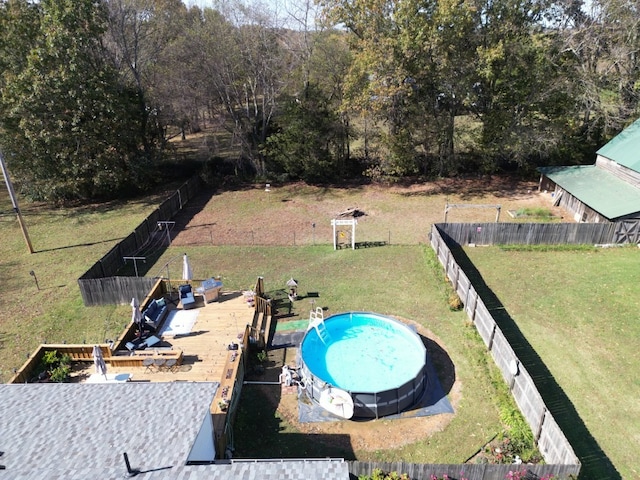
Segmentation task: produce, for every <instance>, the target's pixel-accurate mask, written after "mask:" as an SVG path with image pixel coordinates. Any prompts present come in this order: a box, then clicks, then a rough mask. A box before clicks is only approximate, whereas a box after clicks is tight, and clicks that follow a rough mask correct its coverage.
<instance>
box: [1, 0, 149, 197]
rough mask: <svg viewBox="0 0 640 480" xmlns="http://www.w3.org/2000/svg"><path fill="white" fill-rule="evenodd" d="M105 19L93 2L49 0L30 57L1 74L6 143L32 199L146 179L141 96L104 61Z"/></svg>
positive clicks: (97, 191)
mask: <svg viewBox="0 0 640 480" xmlns="http://www.w3.org/2000/svg"><path fill="white" fill-rule="evenodd" d="M20 12H21V15H26V16H27V17H28V18H32V17H31V12H32V11H31V10H29V9H28V8H26V9H25V8H22V7H21V9H20ZM105 19H106V12H105V10H104V8H103V5H102V4H100V3H95V2H93V1H92V0H79V1H76V0H60V1H53V0H43V1H42V2H41V3H40V4H39V29H38V30H37V31H36V30H34V35H33V38H31V37H29V39H30V42H29V43H28V45H29V47H28V52H27V55H26V59H25V60H24V61H22V60H15V61H14V62H12V64H13V65H14V67H15V69H14V70H9V71H8V72H5V74H4V75H3V83H4V86H5V89H4V95H3V99H2V114H3V115H2V120H1V121H2V132H1V134H2V139H1V142H2V147H3V149H4V151H5V154H6V158H7V162H8V164H9V166H10V167H11V168H12V173H13V175H14V177H15V179H16V182H17V183H18V184H19V185H20V187H21V188H22V190H23V191H25V192H26V193H27V194H29V195H30V196H32V197H34V198H39V199H51V200H64V199H72V198H89V197H95V196H112V195H114V194H116V193H117V192H119V191H121V190H122V189H123V188H125V186H131V185H137V184H138V182H139V181H141V179H142V176H143V168H142V167H143V165H142V163H141V158H140V156H139V154H138V145H139V143H140V142H141V137H140V136H139V135H138V133H139V130H138V128H137V125H138V122H139V118H138V117H137V116H136V112H135V111H134V110H133V109H132V105H133V104H135V103H136V102H137V98H136V95H135V93H134V92H131V91H130V90H127V89H125V88H121V87H120V85H119V83H118V81H117V77H116V75H115V72H114V71H113V70H112V69H111V68H110V67H109V66H108V65H106V64H105V63H104V61H103V59H104V55H103V53H104V52H103V50H102V47H101V42H100V40H101V36H102V34H103V32H104V25H105ZM30 25H35V21H33V23H31V24H30ZM11 33H14V32H11ZM7 38H8V42H7V43H8V44H11V43H12V42H13V43H15V42H16V41H17V40H16V39H12V38H11V37H7Z"/></svg>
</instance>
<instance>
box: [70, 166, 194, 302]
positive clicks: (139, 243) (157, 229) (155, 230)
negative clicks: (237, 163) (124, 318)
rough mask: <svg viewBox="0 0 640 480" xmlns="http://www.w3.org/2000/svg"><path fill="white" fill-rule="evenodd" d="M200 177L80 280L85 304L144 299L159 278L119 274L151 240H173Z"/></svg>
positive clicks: (154, 213) (108, 253)
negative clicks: (172, 227) (174, 225)
mask: <svg viewBox="0 0 640 480" xmlns="http://www.w3.org/2000/svg"><path fill="white" fill-rule="evenodd" d="M201 188H202V183H201V181H200V179H199V178H198V177H193V178H191V179H190V180H188V181H187V182H185V183H184V184H183V185H182V186H181V187H180V188H179V189H178V190H177V191H176V192H175V193H174V194H173V195H171V196H170V197H169V198H168V199H167V200H165V201H164V202H163V203H162V204H161V205H160V206H159V207H158V208H157V209H156V210H154V211H153V212H152V213H151V214H150V215H149V216H148V217H147V218H145V219H144V220H143V221H142V223H140V225H138V226H137V227H136V228H135V229H134V231H133V232H131V233H130V234H129V235H128V236H127V237H126V238H124V239H123V240H121V241H120V242H119V243H118V244H117V245H115V246H114V247H113V248H112V249H111V250H109V252H107V254H106V255H105V256H104V257H102V258H101V259H100V260H98V261H97V262H96V263H95V264H94V265H93V266H92V267H91V268H90V269H89V270H87V271H86V272H85V273H84V274H83V275H82V276H81V277H80V278H79V279H78V286H79V287H80V293H81V294H82V300H83V301H84V304H85V306H93V305H105V304H121V303H128V302H130V301H131V298H132V297H134V296H137V297H138V298H144V297H145V296H146V295H147V293H148V292H149V290H150V289H151V287H152V286H153V284H154V283H155V281H156V279H153V278H146V277H137V276H136V277H118V276H116V274H117V272H118V271H119V270H120V269H121V268H122V267H123V266H124V265H125V257H128V256H130V257H133V256H135V253H136V252H139V251H141V250H142V249H143V248H145V246H146V245H149V243H150V242H153V241H158V242H165V243H166V246H168V245H169V242H170V238H171V237H170V230H168V229H169V224H170V222H171V219H172V218H173V217H174V216H175V215H176V213H178V212H179V211H180V210H182V208H183V207H184V206H185V205H186V204H187V203H188V202H189V200H191V199H192V198H194V197H195V196H196V195H197V194H198V193H199V192H200V190H201Z"/></svg>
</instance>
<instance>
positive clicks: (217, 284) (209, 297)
mask: <svg viewBox="0 0 640 480" xmlns="http://www.w3.org/2000/svg"><path fill="white" fill-rule="evenodd" d="M201 288H202V290H203V295H204V301H205V303H210V302H216V301H218V300H220V289H221V288H222V282H221V281H220V280H216V279H215V278H209V279H207V280H205V281H204V282H202V285H201Z"/></svg>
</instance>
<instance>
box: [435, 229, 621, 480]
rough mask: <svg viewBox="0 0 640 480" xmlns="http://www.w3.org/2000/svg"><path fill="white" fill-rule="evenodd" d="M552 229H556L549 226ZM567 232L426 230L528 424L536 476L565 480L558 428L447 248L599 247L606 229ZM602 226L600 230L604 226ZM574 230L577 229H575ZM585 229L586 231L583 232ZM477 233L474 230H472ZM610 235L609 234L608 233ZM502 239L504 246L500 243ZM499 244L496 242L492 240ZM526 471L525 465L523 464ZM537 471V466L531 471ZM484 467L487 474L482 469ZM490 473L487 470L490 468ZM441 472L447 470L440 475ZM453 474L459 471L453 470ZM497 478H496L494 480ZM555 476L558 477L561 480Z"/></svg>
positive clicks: (565, 447)
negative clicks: (539, 462) (537, 461)
mask: <svg viewBox="0 0 640 480" xmlns="http://www.w3.org/2000/svg"><path fill="white" fill-rule="evenodd" d="M492 225H497V226H498V227H499V228H500V229H505V230H506V232H507V233H504V234H500V233H499V232H498V231H497V230H496V231H492V230H491V228H487V229H486V230H489V231H492V234H490V233H489V232H486V231H485V227H487V226H492ZM549 226H550V227H555V226H556V225H549ZM571 226H572V227H573V228H566V229H564V230H563V232H564V234H565V235H567V238H565V241H564V242H561V241H560V238H559V237H558V236H557V235H558V233H557V231H556V230H554V229H550V230H546V229H544V228H543V229H538V228H537V227H536V225H525V224H464V225H463V224H436V225H433V226H432V229H431V246H432V248H433V249H434V251H435V252H436V255H437V257H438V260H439V261H440V263H441V264H442V265H443V266H444V269H445V272H446V275H447V278H448V279H449V280H450V281H451V283H452V285H453V288H454V289H455V291H456V292H457V294H458V296H459V297H460V299H462V301H463V303H464V309H465V311H466V313H467V315H468V316H469V318H470V319H471V321H472V322H473V324H474V325H475V326H476V329H477V331H478V333H479V334H480V336H481V337H482V340H483V341H484V343H485V344H486V346H487V348H488V350H489V352H490V353H491V355H492V357H493V359H494V361H495V363H496V365H497V366H498V368H499V369H500V371H501V372H502V376H503V377H504V379H505V381H506V382H507V384H508V385H509V388H510V390H511V394H512V395H513V397H514V399H515V401H516V403H517V404H518V407H519V408H520V411H521V412H522V414H523V416H524V417H525V419H526V420H527V422H528V423H529V426H530V427H531V430H532V432H533V434H534V437H535V440H536V443H537V445H538V448H539V450H540V452H541V453H542V454H543V456H544V459H545V461H546V462H547V464H548V465H543V466H539V468H540V469H541V470H536V474H538V475H542V474H544V475H550V474H552V475H560V476H562V477H566V476H567V475H569V474H573V475H577V474H578V473H579V471H580V467H581V464H580V461H579V460H578V457H577V456H576V454H575V453H574V451H573V448H572V447H571V445H570V443H569V441H568V440H567V438H566V436H565V434H564V433H563V431H562V430H561V429H560V427H559V426H558V424H557V422H556V420H555V419H554V417H553V415H552V414H551V413H550V411H549V408H548V407H547V405H546V404H545V402H544V401H543V398H542V395H541V394H540V392H539V391H538V389H537V387H536V384H535V382H534V380H533V378H532V375H531V374H530V373H529V372H528V371H527V368H526V367H525V364H526V363H527V362H523V361H522V359H520V358H518V356H517V355H516V353H515V352H514V349H513V348H512V345H511V344H510V343H509V340H508V339H507V336H506V335H505V333H504V332H503V330H502V329H501V328H500V326H499V324H498V322H497V321H496V319H495V318H494V317H493V316H492V314H491V311H490V308H488V306H487V305H486V303H485V301H484V299H483V298H481V296H480V295H479V294H478V291H477V287H476V286H475V285H474V284H473V282H472V281H471V280H470V278H469V276H468V275H467V273H466V272H465V271H464V270H463V268H462V267H461V266H460V265H459V264H458V262H457V261H456V258H455V255H454V254H453V253H452V249H456V248H458V249H459V246H460V244H461V243H465V244H466V243H483V244H486V243H494V242H495V243H518V241H519V242H520V243H533V240H532V239H534V238H535V239H538V242H539V243H542V242H548V241H549V239H551V238H553V239H554V240H555V241H554V242H552V243H578V242H577V241H576V239H577V238H580V239H581V241H580V243H600V242H603V241H604V242H606V240H605V233H603V232H606V228H602V229H600V228H598V227H599V225H591V226H587V225H581V224H575V225H571ZM607 226H608V225H604V226H603V227H607ZM576 227H577V228H576ZM584 227H587V228H584ZM478 229H480V230H478ZM474 232H477V233H478V234H479V235H484V236H483V237H482V240H481V241H479V240H476V239H474V238H471V237H470V235H471V234H472V233H474ZM609 233H610V232H609ZM506 238H508V239H509V242H506V241H504V240H505V239H506ZM499 239H500V240H502V241H498V240H499ZM527 468H529V466H527ZM536 468H537V467H536ZM487 469H489V470H491V468H490V467H489V466H488V467H487ZM491 471H492V472H493V470H491ZM445 473H447V472H445ZM457 475H459V472H457ZM500 475H502V476H500ZM465 477H467V478H474V479H475V478H479V479H494V478H495V479H497V478H505V477H504V474H503V472H502V471H500V472H498V470H497V467H496V470H495V472H494V473H491V472H489V471H487V472H483V473H482V476H477V477H476V476H473V477H472V476H470V475H465ZM562 477H561V478H562Z"/></svg>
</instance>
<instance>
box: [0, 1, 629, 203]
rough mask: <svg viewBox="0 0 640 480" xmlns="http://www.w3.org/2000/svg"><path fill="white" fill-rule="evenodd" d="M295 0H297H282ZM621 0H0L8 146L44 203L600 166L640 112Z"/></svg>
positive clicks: (0, 123)
mask: <svg viewBox="0 0 640 480" xmlns="http://www.w3.org/2000/svg"><path fill="white" fill-rule="evenodd" d="M283 1H284V0H283ZM639 22H640V16H638V14H637V7H636V5H635V3H633V2H628V1H623V0H591V1H588V2H583V1H582V0H317V1H316V2H315V3H313V2H312V1H311V0H287V1H284V3H270V4H269V5H268V6H265V5H264V4H259V3H257V2H256V3H248V2H247V1H242V0H234V1H219V2H217V3H215V4H214V8H204V9H201V8H199V7H197V6H186V5H185V4H184V3H183V2H181V1H179V0H41V1H28V0H4V1H0V29H1V31H2V33H0V89H1V92H2V96H1V98H0V113H1V115H0V149H1V150H2V152H3V154H4V156H5V159H6V161H7V163H8V165H9V169H10V171H11V172H12V176H13V177H14V180H15V182H16V184H17V185H18V186H19V188H20V190H21V191H22V192H23V193H24V194H26V195H28V196H30V197H32V198H34V199H42V200H54V201H60V200H69V199H91V198H115V197H118V196H121V195H123V194H126V193H130V192H134V191H145V190H146V189H149V188H151V187H153V186H154V185H155V184H156V183H158V182H159V181H162V175H161V170H160V169H161V165H163V162H166V161H167V158H170V157H171V155H169V145H170V143H169V139H170V138H171V136H172V135H175V134H176V132H177V133H178V134H182V135H186V134H187V133H190V132H196V131H199V130H200V129H202V128H205V127H206V128H209V129H214V130H216V129H217V130H219V131H225V132H226V136H225V138H226V139H229V140H228V141H229V142H230V147H233V148H232V149H231V151H233V152H235V153H234V154H233V155H232V156H227V157H226V158H224V159H219V158H213V156H214V154H213V153H212V158H211V159H210V161H209V162H208V163H207V165H206V166H205V169H208V170H209V173H210V175H211V176H212V177H213V178H216V177H221V176H222V175H224V174H229V175H231V176H240V177H243V178H261V179H271V180H276V179H277V180H298V179H302V180H305V181H309V182H328V181H339V180H344V179H351V178H356V177H363V176H364V177H367V178H372V179H376V180H378V179H386V180H398V179H402V178H404V177H409V176H410V177H414V176H417V175H420V176H424V177H427V178H428V177H432V176H443V175H444V176H446V175H456V174H471V173H473V174H475V173H493V172H497V171H500V170H504V169H518V170H521V171H523V172H529V171H533V170H534V169H535V167H537V166H540V165H549V164H579V163H592V162H593V160H594V152H595V150H597V149H598V148H599V147H600V146H601V145H602V144H604V142H606V141H607V140H608V139H610V138H611V137H612V136H614V135H615V134H617V133H618V132H620V130H621V129H622V128H624V127H625V126H626V125H628V124H629V123H630V122H632V121H633V120H635V119H636V117H637V115H638V94H639V93H638V92H639V85H640V83H639V82H638V80H639V69H638V61H639V60H638V54H637V52H638V49H639V47H640V35H639V33H640V24H639Z"/></svg>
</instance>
